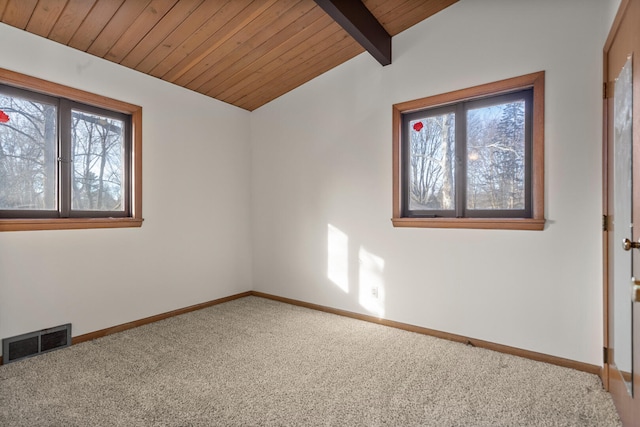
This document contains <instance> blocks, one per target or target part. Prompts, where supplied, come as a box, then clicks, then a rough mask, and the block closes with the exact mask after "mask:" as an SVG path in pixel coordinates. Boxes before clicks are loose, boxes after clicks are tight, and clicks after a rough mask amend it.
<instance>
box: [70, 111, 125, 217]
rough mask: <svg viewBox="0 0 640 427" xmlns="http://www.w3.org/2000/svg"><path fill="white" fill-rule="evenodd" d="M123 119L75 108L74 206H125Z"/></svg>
mask: <svg viewBox="0 0 640 427" xmlns="http://www.w3.org/2000/svg"><path fill="white" fill-rule="evenodd" d="M124 129H125V124H124V122H123V121H121V120H116V119H113V118H110V117H103V116H99V115H95V114H89V113H86V112H83V111H78V110H72V112H71V150H72V154H71V155H72V157H73V185H72V189H71V208H72V209H73V210H85V211H90V210H95V211H123V210H124V194H123V189H124V175H123V171H124V137H125V135H124V132H125V130H124Z"/></svg>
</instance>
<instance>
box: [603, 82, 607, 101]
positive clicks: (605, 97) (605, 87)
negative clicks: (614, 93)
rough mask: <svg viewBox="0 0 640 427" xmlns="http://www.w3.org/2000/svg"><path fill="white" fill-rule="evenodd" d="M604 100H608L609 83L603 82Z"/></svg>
mask: <svg viewBox="0 0 640 427" xmlns="http://www.w3.org/2000/svg"><path fill="white" fill-rule="evenodd" d="M602 99H607V82H602Z"/></svg>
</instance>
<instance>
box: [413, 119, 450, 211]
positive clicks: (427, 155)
mask: <svg viewBox="0 0 640 427" xmlns="http://www.w3.org/2000/svg"><path fill="white" fill-rule="evenodd" d="M409 135H410V137H409V138H410V152H409V166H410V167H409V210H453V208H454V201H455V190H454V188H455V186H454V181H453V177H454V175H455V170H454V169H455V162H454V158H455V155H454V154H455V115H454V113H447V114H442V115H439V116H432V117H427V118H424V119H420V120H413V121H410V122H409Z"/></svg>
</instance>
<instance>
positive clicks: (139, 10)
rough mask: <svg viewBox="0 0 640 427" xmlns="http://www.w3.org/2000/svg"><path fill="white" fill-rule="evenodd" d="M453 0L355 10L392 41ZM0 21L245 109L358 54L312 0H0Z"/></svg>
mask: <svg viewBox="0 0 640 427" xmlns="http://www.w3.org/2000/svg"><path fill="white" fill-rule="evenodd" d="M349 1H355V0H345V1H343V3H349ZM456 1H458V0H362V3H364V5H365V6H366V8H367V9H368V10H369V11H370V12H371V14H372V15H373V16H374V17H375V18H376V19H377V21H378V22H379V23H380V24H381V25H382V27H384V29H385V30H386V31H387V33H389V35H391V36H395V35H396V34H398V33H401V32H402V31H404V30H406V29H407V28H409V27H411V26H413V25H414V24H416V23H418V22H420V21H422V20H424V19H427V18H428V17H430V16H431V15H433V14H435V13H437V12H439V11H441V10H442V9H444V8H446V7H448V6H450V5H451V4H453V3H455V2H456ZM0 22H3V23H5V24H8V25H11V26H13V27H17V28H20V29H23V30H26V31H28V32H30V33H33V34H37V35H39V36H42V37H46V38H48V39H50V40H53V41H55V42H58V43H62V44H64V45H67V46H70V47H72V48H75V49H78V50H81V51H84V52H87V53H89V54H91V55H95V56H98V57H100V58H104V59H106V60H109V61H112V62H115V63H118V64H121V65H123V66H125V67H129V68H132V69H134V70H137V71H140V72H142V73H146V74H149V75H151V76H155V77H158V78H160V79H162V80H165V81H168V82H171V83H174V84H176V85H179V86H182V87H185V88H188V89H191V90H194V91H196V92H199V93H202V94H204V95H206V96H210V97H212V98H216V99H219V100H221V101H224V102H227V103H229V104H233V105H236V106H238V107H240V108H244V109H246V110H249V111H252V110H254V109H256V108H258V107H260V106H262V105H264V104H266V103H267V102H269V101H271V100H273V99H275V98H277V97H279V96H280V95H283V94H285V93H287V92H289V91H290V90H292V89H294V88H296V87H298V86H300V85H302V84H303V83H305V82H307V81H309V80H311V79H313V78H314V77H317V76H319V75H320V74H322V73H324V72H325V71H328V70H330V69H331V68H334V67H336V66H338V65H340V64H342V63H343V62H345V61H347V60H349V59H351V58H353V57H354V56H356V55H358V54H360V53H362V52H363V51H364V48H363V47H362V46H361V45H360V43H358V42H357V41H356V40H355V39H354V38H352V37H351V36H350V35H349V33H347V32H346V31H345V30H344V29H343V28H342V27H341V26H340V25H339V24H337V23H336V22H335V21H334V20H333V18H331V17H330V16H329V15H328V14H327V13H326V12H325V11H324V10H323V9H322V8H320V7H319V6H318V5H317V4H316V3H315V2H314V0H0ZM0 55H1V54H0ZM0 66H1V63H0Z"/></svg>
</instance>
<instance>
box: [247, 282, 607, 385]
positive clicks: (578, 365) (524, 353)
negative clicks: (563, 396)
mask: <svg viewBox="0 0 640 427" xmlns="http://www.w3.org/2000/svg"><path fill="white" fill-rule="evenodd" d="M250 294H251V295H253V296H257V297H261V298H267V299H271V300H274V301H280V302H284V303H287V304H292V305H297V306H300V307H305V308H310V309H313V310H319V311H324V312H326V313H331V314H337V315H339V316H345V317H351V318H353V319H358V320H364V321H366V322H372V323H377V324H379V325H384V326H390V327H392V328H397V329H402V330H405V331H409V332H416V333H419V334H423V335H429V336H432V337H436V338H442V339H445V340H449V341H455V342H460V343H463V344H469V345H473V346H475V347H480V348H485V349H487V350H493V351H497V352H499V353H505V354H510V355H513V356H519V357H524V358H526V359H531V360H536V361H538V362H545V363H549V364H551V365H557V366H562V367H564V368H571V369H576V370H578V371H584V372H588V373H590V374H595V375H600V374H601V370H602V367H600V366H597V365H591V364H589V363H584V362H577V361H575V360H571V359H565V358H562V357H557V356H551V355H548V354H544V353H537V352H535V351H529V350H523V349H520V348H516V347H510V346H508V345H503V344H496V343H493V342H489V341H483V340H478V339H475V338H469V337H465V336H462V335H456V334H450V333H448V332H442V331H437V330H435V329H428V328H423V327H421V326H415V325H410V324H408V323H402V322H396V321H393V320H386V319H381V318H378V317H374V316H369V315H366V314H360V313H354V312H351V311H346V310H339V309H336V308H331V307H326V306H323V305H318V304H312V303H309V302H305V301H299V300H295V299H291V298H284V297H279V296H276V295H271V294H266V293H263V292H257V291H251V292H250Z"/></svg>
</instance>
